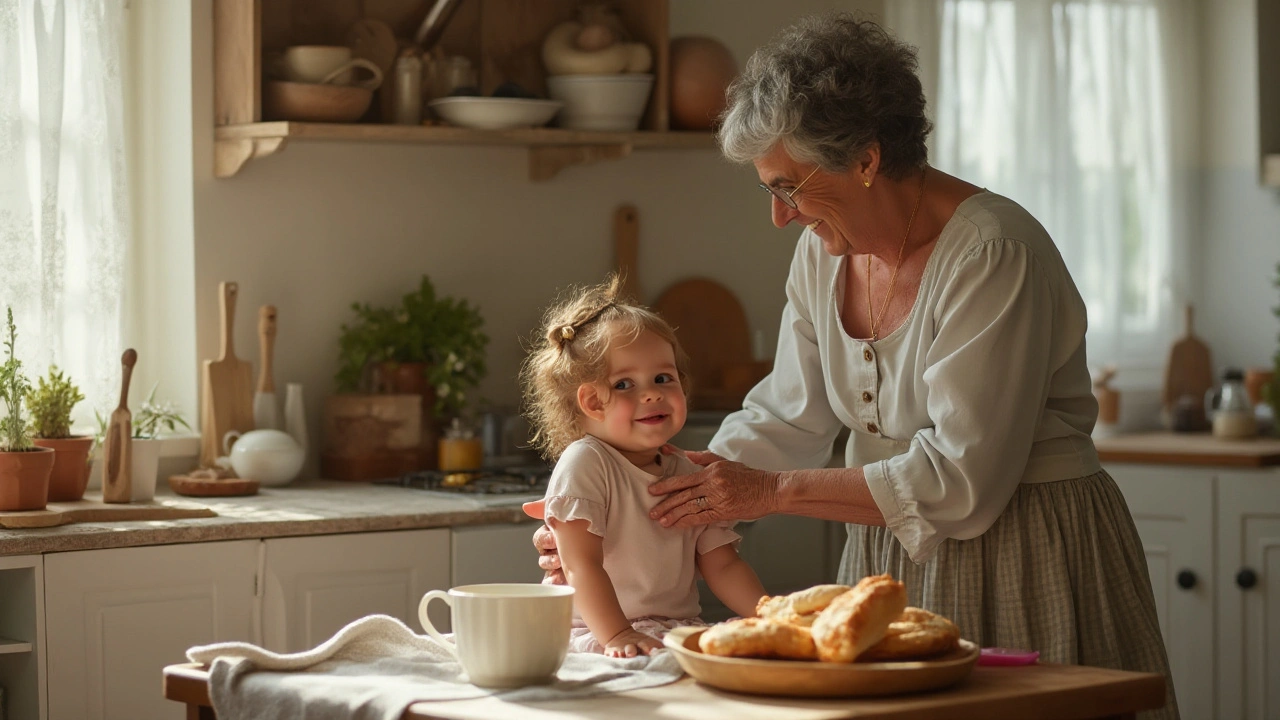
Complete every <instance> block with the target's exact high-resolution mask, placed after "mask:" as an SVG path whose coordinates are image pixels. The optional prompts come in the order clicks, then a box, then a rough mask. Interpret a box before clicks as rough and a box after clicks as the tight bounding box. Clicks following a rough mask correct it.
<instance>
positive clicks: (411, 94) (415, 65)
mask: <svg viewBox="0 0 1280 720" xmlns="http://www.w3.org/2000/svg"><path fill="white" fill-rule="evenodd" d="M393 84H394V92H395V96H394V97H393V103H392V119H393V120H394V121H395V123H396V124H397V125H420V124H422V58H420V57H418V54H417V53H414V52H405V53H404V54H402V55H401V56H400V57H399V59H397V60H396V68H395V81H394V83H393Z"/></svg>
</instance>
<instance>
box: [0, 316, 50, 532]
mask: <svg viewBox="0 0 1280 720" xmlns="http://www.w3.org/2000/svg"><path fill="white" fill-rule="evenodd" d="M17 339H18V331H17V328H15V327H14V324H13V308H9V312H8V322H7V324H6V327H5V339H4V348H5V360H4V363H3V364H0V403H4V406H5V414H4V416H3V417H0V510H40V509H43V508H44V506H45V504H46V503H47V502H48V498H49V473H50V472H52V471H53V459H54V452H53V450H52V449H50V448H42V447H36V446H35V445H33V444H32V442H31V428H29V427H28V426H27V422H26V419H25V418H23V416H22V404H23V402H24V401H25V400H26V396H27V393H28V392H29V391H30V389H31V381H30V380H28V379H27V377H26V376H25V375H23V374H22V362H21V361H19V360H18V358H17V357H15V356H14V344H15V343H16V342H17Z"/></svg>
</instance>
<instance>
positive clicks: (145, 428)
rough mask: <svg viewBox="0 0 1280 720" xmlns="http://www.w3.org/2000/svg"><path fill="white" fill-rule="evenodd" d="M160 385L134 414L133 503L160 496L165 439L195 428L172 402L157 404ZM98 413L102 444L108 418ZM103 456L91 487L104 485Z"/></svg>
mask: <svg viewBox="0 0 1280 720" xmlns="http://www.w3.org/2000/svg"><path fill="white" fill-rule="evenodd" d="M158 386H159V384H158V383H157V384H156V385H152V386H151V392H149V393H147V399H146V400H143V401H142V407H141V408H139V409H138V411H137V412H136V413H133V435H132V437H133V443H132V449H131V451H130V454H131V455H132V461H133V467H132V468H131V469H130V471H129V479H130V486H131V487H132V493H131V495H130V498H129V499H130V501H131V502H142V501H147V500H151V499H153V498H154V497H155V496H156V476H158V475H159V474H160V449H161V438H162V436H164V435H167V434H171V433H174V432H177V430H178V428H179V427H181V428H184V429H186V430H190V429H191V426H190V425H188V424H187V421H186V420H184V419H183V417H182V413H181V412H179V411H178V408H177V407H176V406H175V405H174V404H173V403H172V402H169V401H163V402H157V401H156V388H157V387H158ZM94 414H95V415H96V416H97V418H98V435H97V440H98V442H101V441H102V438H103V437H104V436H105V435H106V431H107V419H106V418H105V417H103V416H102V414H101V413H98V412H96V411H95V413H94ZM100 455H101V454H99V457H98V458H95V459H94V463H93V478H94V479H93V482H92V483H91V484H98V485H100V484H101V482H102V468H101V465H102V463H101V462H100V460H101V457H100Z"/></svg>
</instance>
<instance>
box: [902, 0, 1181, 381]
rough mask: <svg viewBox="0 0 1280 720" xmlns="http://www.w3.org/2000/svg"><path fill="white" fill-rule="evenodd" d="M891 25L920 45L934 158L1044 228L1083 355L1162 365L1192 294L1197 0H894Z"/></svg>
mask: <svg viewBox="0 0 1280 720" xmlns="http://www.w3.org/2000/svg"><path fill="white" fill-rule="evenodd" d="M886 24H887V25H889V27H890V28H891V29H892V30H893V31H894V32H895V33H896V34H897V35H898V36H899V37H901V38H902V39H904V40H906V41H907V42H910V43H911V44H913V45H916V46H917V47H918V48H919V50H920V61H921V77H922V80H923V82H924V84H925V92H926V95H927V96H928V100H929V104H930V116H931V118H932V119H933V120H934V123H935V132H934V136H933V137H932V139H931V144H930V158H931V160H932V163H933V164H934V165H935V166H936V167H938V168H939V169H941V170H944V171H946V172H949V173H952V174H954V175H957V176H959V177H962V178H964V179H966V180H968V181H970V182H972V183H974V184H977V185H981V186H984V187H986V188H988V189H990V190H992V191H994V192H997V193H1000V194H1002V195H1006V196H1008V197H1010V198H1012V199H1013V200H1015V201H1017V202H1018V203H1020V204H1022V205H1023V206H1024V207H1026V208H1027V209H1028V210H1029V211H1031V213H1033V214H1034V215H1035V216H1036V217H1037V218H1038V219H1039V220H1040V222H1041V223H1043V224H1044V226H1045V227H1046V228H1047V229H1048V230H1049V233H1050V234H1051V235H1052V236H1053V238H1054V240H1055V241H1056V243H1057V245H1058V247H1059V249H1060V250H1061V252H1062V255H1063V257H1064V258H1065V259H1066V262H1067V265H1068V267H1069V268H1070V270H1071V273H1072V276H1073V277H1074V278H1075V281H1076V283H1077V285H1078V286H1079V287H1080V291H1081V293H1082V295H1083V296H1084V298H1085V301H1086V303H1087V304H1088V308H1089V334H1088V338H1087V342H1088V346H1089V358H1090V363H1091V364H1093V365H1095V366H1097V365H1102V364H1108V363H1114V364H1117V365H1120V366H1122V367H1132V368H1145V369H1148V370H1156V369H1158V368H1159V367H1160V366H1161V364H1162V363H1163V361H1164V357H1165V354H1166V353H1167V351H1168V347H1169V345H1170V343H1171V341H1172V339H1173V338H1174V337H1176V336H1177V335H1180V334H1181V328H1182V318H1183V313H1182V306H1183V304H1184V303H1185V302H1186V301H1187V298H1188V297H1189V295H1190V291H1191V288H1189V287H1188V285H1189V282H1188V274H1189V267H1188V266H1189V262H1188V255H1189V252H1190V251H1189V247H1190V236H1191V232H1192V230H1193V228H1194V227H1195V224H1194V223H1195V218H1194V217H1193V213H1194V204H1193V202H1192V196H1191V190H1192V189H1193V188H1192V178H1193V177H1194V175H1193V173H1192V170H1191V168H1192V166H1193V163H1194V161H1195V152H1196V148H1195V136H1196V117H1197V113H1198V109H1197V107H1196V102H1195V87H1196V79H1195V78H1196V74H1197V73H1196V67H1197V60H1196V57H1197V53H1196V50H1195V48H1196V42H1195V33H1194V25H1195V5H1194V0H890V2H888V3H886Z"/></svg>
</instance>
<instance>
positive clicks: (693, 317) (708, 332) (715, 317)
mask: <svg viewBox="0 0 1280 720" xmlns="http://www.w3.org/2000/svg"><path fill="white" fill-rule="evenodd" d="M653 309H654V310H655V311H656V312H657V313H658V314H659V315H661V316H662V317H663V318H664V319H666V321H667V322H669V323H671V324H672V325H673V326H674V327H675V329H676V337H678V338H679V339H680V344H681V345H682V346H684V351H685V352H686V353H688V354H689V365H690V372H691V374H692V376H693V390H692V393H691V398H690V399H691V401H692V404H693V409H695V410H735V409H737V408H739V407H741V406H742V394H741V393H740V392H739V391H736V390H735V391H734V392H730V391H729V390H728V389H726V387H725V376H724V370H725V367H726V366H729V365H734V364H741V363H745V362H750V361H751V359H752V356H751V331H750V327H749V325H748V324H747V313H746V311H744V310H743V309H742V304H741V303H739V302H738V298H737V297H735V296H734V294H733V293H732V292H730V291H729V289H728V288H726V287H725V286H723V285H721V284H720V283H718V282H715V281H714V280H708V279H707V278H691V279H689V280H682V281H680V282H678V283H676V284H675V285H672V286H671V287H669V288H667V290H666V291H665V292H663V293H662V296H661V297H659V298H658V299H657V301H655V302H654V303H653Z"/></svg>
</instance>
